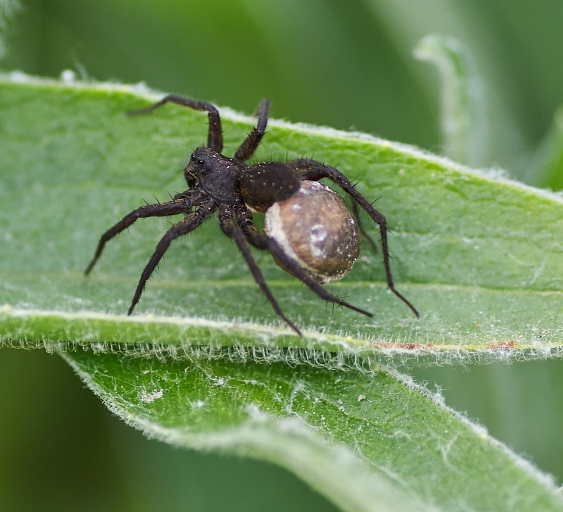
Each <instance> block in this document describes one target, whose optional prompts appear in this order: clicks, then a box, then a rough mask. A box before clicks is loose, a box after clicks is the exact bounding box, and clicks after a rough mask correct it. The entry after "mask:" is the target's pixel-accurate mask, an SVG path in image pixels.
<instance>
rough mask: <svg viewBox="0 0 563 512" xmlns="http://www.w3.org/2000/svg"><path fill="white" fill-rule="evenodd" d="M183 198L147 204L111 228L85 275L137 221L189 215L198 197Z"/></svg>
mask: <svg viewBox="0 0 563 512" xmlns="http://www.w3.org/2000/svg"><path fill="white" fill-rule="evenodd" d="M191 196H192V197H190V195H186V196H183V197H182V198H181V199H178V200H176V199H175V200H174V201H167V202H165V203H158V204H147V205H146V206H141V207H140V208H137V209H136V210H133V211H132V212H130V213H128V214H127V215H126V216H125V217H123V219H121V220H120V221H119V222H118V223H117V224H115V225H114V226H112V227H111V228H109V229H108V230H107V231H106V232H105V233H104V234H103V235H102V236H101V238H100V241H99V242H98V247H97V248H96V252H95V253H94V257H93V258H92V261H90V264H89V265H88V267H86V270H85V271H84V274H85V275H88V274H89V273H90V272H91V271H92V269H93V268H94V265H95V264H96V262H97V261H98V259H99V258H100V256H101V255H102V252H103V250H104V247H105V245H106V243H107V242H109V241H110V240H111V239H112V238H113V237H115V236H117V235H118V234H119V233H121V232H122V231H123V230H125V229H127V228H128V227H129V226H131V225H132V224H133V223H134V222H135V221H136V220H137V219H143V218H147V217H168V216H170V215H178V214H180V213H188V212H189V211H190V210H191V208H192V205H193V204H194V201H197V200H198V199H199V197H198V195H195V194H191Z"/></svg>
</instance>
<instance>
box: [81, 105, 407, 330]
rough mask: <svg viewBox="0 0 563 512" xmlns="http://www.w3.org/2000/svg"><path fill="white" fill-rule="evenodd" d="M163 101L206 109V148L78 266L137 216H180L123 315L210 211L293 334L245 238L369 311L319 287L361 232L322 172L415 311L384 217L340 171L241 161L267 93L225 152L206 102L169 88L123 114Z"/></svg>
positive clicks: (262, 125)
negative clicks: (159, 198) (361, 215)
mask: <svg viewBox="0 0 563 512" xmlns="http://www.w3.org/2000/svg"><path fill="white" fill-rule="evenodd" d="M166 103H177V104H179V105H183V106H186V107H189V108H192V109H194V110H201V111H204V112H207V113H208V116H209V132H208V140H207V147H199V148H196V149H195V150H194V152H193V153H192V155H191V157H190V160H189V162H188V164H187V165H186V167H185V169H184V176H185V178H186V182H187V184H188V189H187V190H185V191H184V192H181V193H180V194H176V195H175V196H174V198H173V199H172V200H171V201H167V202H165V203H157V204H148V205H146V206H141V207H140V208H137V209H136V210H133V211H132V212H131V213H129V214H127V215H126V216H125V217H124V218H123V219H122V220H121V221H119V222H118V223H117V224H115V225H114V226H113V227H111V228H110V229H108V230H107V231H106V232H105V233H104V234H103V235H102V237H101V238H100V241H99V243H98V247H97V249H96V253H95V254H94V257H93V258H92V261H91V262H90V264H89V265H88V268H87V269H86V274H89V273H90V271H91V270H92V268H93V267H94V265H95V264H96V262H97V260H98V258H99V257H100V255H101V254H102V251H103V249H104V246H105V244H106V242H107V241H109V240H110V239H112V238H113V237H114V236H116V235H117V234H118V233H120V232H121V231H123V230H124V229H126V228H127V227H129V226H130V225H131V224H133V223H134V222H135V221H136V220H137V219H140V218H145V217H164V216H170V215H179V214H183V215H184V218H183V219H182V220H181V221H180V222H178V223H177V224H174V225H173V226H172V227H171V228H170V229H169V230H168V231H167V232H166V234H165V235H164V236H163V237H162V238H161V240H160V242H159V243H158V245H157V247H156V250H155V252H154V254H153V255H152V257H151V258H150V260H149V262H148V264H147V266H146V267H145V269H144V270H143V273H142V274H141V278H140V280H139V284H138V286H137V289H136V291H135V295H134V296H133V300H132V302H131V306H130V307H129V311H128V314H131V313H132V312H133V309H134V308H135V306H136V305H137V303H138V302H139V299H140V298H141V294H142V293H143V289H144V287H145V284H146V283H147V280H148V279H149V278H150V276H151V275H152V273H153V271H154V270H155V268H156V266H157V265H158V262H159V261H160V260H161V258H162V257H163V256H164V253H165V252H166V251H167V250H168V247H169V246H170V244H171V242H172V241H173V240H175V239H176V238H178V237H181V236H183V235H187V234H188V233H190V232H191V231H194V230H195V229H196V228H198V227H199V226H201V224H202V223H203V221H204V220H205V219H207V218H208V217H209V216H211V215H212V214H214V213H217V216H218V218H219V225H220V226H221V229H222V230H223V232H224V233H225V234H226V235H227V236H229V237H230V238H232V239H233V240H234V242H235V244H236V245H237V247H238V249H239V251H240V252H241V254H242V256H243V258H244V260H245V261H246V264H247V265H248V267H249V269H250V272H251V273H252V276H253V277H254V279H255V281H256V283H257V284H258V286H259V287H260V289H261V290H262V291H263V292H264V294H265V295H266V297H267V299H268V300H269V302H270V303H271V304H272V306H273V308H274V310H275V312H276V313H277V314H278V315H279V316H280V317H281V318H283V320H284V321H285V322H286V323H287V324H288V325H289V326H290V327H291V328H292V329H293V330H294V331H295V332H296V333H297V334H299V335H301V332H300V331H299V329H298V328H297V327H296V326H295V325H294V324H293V323H292V322H291V321H290V320H289V319H288V318H287V317H286V316H285V315H284V314H283V312H282V310H281V308H280V307H279V305H278V303H277V301H276V299H275V298H274V296H273V295H272V293H271V292H270V289H269V288H268V286H267V285H266V282H265V281H264V278H263V276H262V272H261V271H260V268H259V267H258V265H257V264H256V261H255V260H254V258H253V256H252V253H251V252H250V248H249V244H250V245H252V246H254V247H256V248H257V249H261V250H264V251H268V252H269V253H270V254H271V255H272V256H273V258H274V259H275V261H276V262H277V264H278V265H279V266H280V267H281V268H283V269H284V270H286V271H287V272H289V273H290V274H292V275H293V276H295V277H296V278H297V279H299V280H300V281H301V282H303V283H304V284H305V285H307V286H308V287H309V288H310V289H311V290H312V291H313V292H315V293H316V294H317V295H318V296H319V297H320V298H321V299H323V300H326V301H329V302H333V303H336V304H340V305H342V306H345V307H347V308H350V309H353V310H354V311H357V312H359V313H362V314H364V315H367V316H370V317H371V316H373V315H372V314H371V313H369V312H368V311H364V310H363V309H360V308H358V307H356V306H353V305H352V304H349V303H348V302H346V301H344V300H343V299H341V298H339V297H337V296H335V295H333V294H332V293H330V292H329V291H328V290H326V289H325V288H323V287H322V286H321V284H322V283H325V282H329V281H336V280H338V279H341V278H342V277H343V276H344V275H345V274H347V273H348V272H349V271H350V270H351V268H352V265H353V264H354V262H355V260H356V258H357V257H358V254H359V250H360V232H363V231H362V230H361V228H360V226H359V223H358V220H357V219H356V216H355V215H354V214H353V213H352V212H351V211H350V210H349V209H348V208H347V207H346V205H345V203H344V201H343V199H342V198H341V197H340V196H339V195H338V194H336V193H335V192H334V191H332V190H331V189H330V188H328V187H327V186H326V185H323V184H322V183H318V180H320V179H322V178H328V179H329V180H331V181H332V182H334V183H336V184H337V185H339V186H340V187H341V188H342V189H343V190H344V191H345V192H346V193H347V194H348V195H349V196H350V197H351V198H352V202H353V205H354V209H355V211H357V208H358V207H361V208H362V209H364V210H365V211H366V212H367V213H368V215H369V216H370V217H371V218H372V219H373V220H374V221H375V222H376V223H377V224H378V225H379V231H380V234H381V248H382V253H383V264H384V266H385V274H386V277H387V285H388V287H389V289H390V290H391V291H392V292H393V293H394V294H395V295H396V296H397V297H399V298H400V299H401V300H402V301H403V302H404V303H405V304H406V305H407V306H408V307H409V308H410V309H411V310H412V311H413V312H414V313H415V315H417V316H418V312H417V310H416V309H415V307H414V306H413V305H412V304H411V303H410V302H409V301H408V300H407V299H406V298H405V297H404V296H403V295H401V294H400V293H399V292H398V291H397V290H396V289H395V286H394V284H393V278H392V276H391V267H390V264H389V251H388V247H387V223H386V220H385V217H384V216H383V215H382V214H381V213H380V212H379V211H377V210H376V209H375V208H374V207H373V206H372V204H371V203H369V202H368V201H367V200H366V199H365V198H364V196H362V195H361V194H360V193H359V192H358V191H357V190H356V188H354V186H353V185H352V183H351V182H350V180H348V178H346V176H344V175H343V174H342V173H341V172H340V171H338V170H337V169H335V168H334V167H330V166H329V165H325V164H322V163H320V162H316V161H314V160H308V159H297V160H290V161H287V162H275V161H274V162H262V163H257V164H254V165H247V164H246V163H245V162H246V161H247V160H248V159H249V158H250V157H251V156H252V155H253V154H254V152H255V151H256V149H257V148H258V146H259V144H260V141H261V140H262V137H263V136H264V133H265V131H266V124H267V122H268V110H269V102H268V101H267V100H262V102H261V103H260V106H259V107H258V111H257V114H256V115H257V117H258V122H257V124H256V127H255V128H254V129H253V130H252V131H251V132H250V134H249V135H248V136H247V137H246V139H245V140H244V141H243V142H242V144H241V145H240V146H239V148H238V149H237V151H236V152H235V155H234V156H233V157H232V158H229V157H226V156H223V155H222V154H221V151H222V150H223V136H222V132H221V118H220V117H219V112H218V111H217V109H216V108H215V107H214V106H213V105H211V104H210V103H207V102H204V101H197V100H192V99H190V98H184V97H182V96H175V95H169V96H166V97H165V98H163V99H162V100H160V101H159V102H157V103H155V104H153V105H151V106H149V107H147V108H144V109H140V110H135V111H132V112H130V114H144V113H149V112H152V111H153V110H155V109H156V108H158V107H161V106H162V105H164V104H166ZM252 212H259V213H264V214H265V221H264V233H260V232H259V231H258V229H257V228H256V226H255V225H254V222H253V217H252ZM364 234H365V233H364Z"/></svg>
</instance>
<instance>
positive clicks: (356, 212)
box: [352, 200, 377, 252]
mask: <svg viewBox="0 0 563 512" xmlns="http://www.w3.org/2000/svg"><path fill="white" fill-rule="evenodd" d="M352 213H353V214H354V217H356V220H357V221H358V228H359V229H360V233H361V234H362V236H363V237H364V238H365V239H366V240H367V241H368V243H369V244H370V245H371V248H372V249H373V252H377V244H376V243H375V242H374V241H373V238H372V237H371V236H369V234H368V232H367V231H366V230H365V229H364V226H363V225H362V219H361V218H360V208H359V206H358V203H356V201H354V200H352Z"/></svg>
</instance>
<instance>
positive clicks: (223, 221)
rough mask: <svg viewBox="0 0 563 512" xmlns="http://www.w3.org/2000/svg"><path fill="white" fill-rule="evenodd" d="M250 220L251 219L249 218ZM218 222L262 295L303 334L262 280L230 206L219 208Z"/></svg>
mask: <svg viewBox="0 0 563 512" xmlns="http://www.w3.org/2000/svg"><path fill="white" fill-rule="evenodd" d="M243 208H244V207H243ZM245 209H246V208H245ZM249 213H250V212H249ZM250 222H252V221H251V220H250ZM219 223H220V225H221V229H222V230H223V232H224V233H225V234H226V235H227V236H228V237H230V238H232V239H233V240H234V241H235V243H236V244H237V247H238V250H239V251H240V252H241V254H242V256H243V258H244V261H246V264H247V265H248V268H249V269H250V273H251V274H252V277H253V278H254V281H256V284H257V285H258V286H259V287H260V289H261V290H262V292H263V293H264V295H265V296H266V298H267V299H268V301H269V302H270V304H271V305H272V307H273V308H274V311H275V312H276V314H277V315H278V316H279V317H281V318H282V319H283V321H284V322H285V323H286V324H287V325H289V326H290V327H291V328H292V329H293V330H294V331H295V332H296V333H297V334H298V335H299V336H303V334H301V331H300V330H299V329H298V328H297V327H296V326H295V324H294V323H293V322H292V321H291V320H290V319H289V318H287V317H286V316H285V315H284V314H283V311H282V310H281V308H280V306H279V304H278V302H277V301H276V299H275V297H274V295H273V294H272V292H271V291H270V289H269V288H268V285H267V284H266V281H265V280H264V276H263V275H262V272H261V270H260V267H258V264H257V263H256V260H255V259H254V258H253V256H252V253H251V252H250V249H249V248H248V245H246V240H245V236H244V235H243V231H242V229H241V227H240V226H239V224H238V223H237V222H236V221H235V220H234V213H233V211H232V210H231V208H230V207H228V206H224V207H222V208H221V209H220V210H219Z"/></svg>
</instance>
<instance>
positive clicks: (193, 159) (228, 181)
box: [184, 146, 240, 203]
mask: <svg viewBox="0 0 563 512" xmlns="http://www.w3.org/2000/svg"><path fill="white" fill-rule="evenodd" d="M239 171H240V169H239V165H237V163H236V162H235V161H234V160H232V159H231V158H227V157H225V156H223V155H221V154H220V153H217V152H216V151H213V150H212V149H210V148H207V147H204V146H201V147H199V148H196V149H195V150H194V152H193V153H192V154H191V156H190V161H189V162H188V165H186V167H185V169H184V177H185V178H186V181H187V182H188V186H189V187H191V188H193V187H200V188H201V189H202V190H203V191H204V192H205V193H206V194H207V195H209V196H210V197H213V198H214V199H216V200H217V201H219V202H227V203H231V202H234V201H235V200H236V198H235V194H236V188H237V179H238V174H239Z"/></svg>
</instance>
